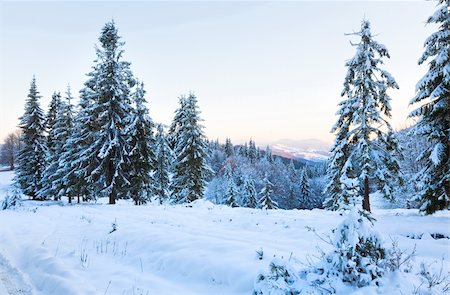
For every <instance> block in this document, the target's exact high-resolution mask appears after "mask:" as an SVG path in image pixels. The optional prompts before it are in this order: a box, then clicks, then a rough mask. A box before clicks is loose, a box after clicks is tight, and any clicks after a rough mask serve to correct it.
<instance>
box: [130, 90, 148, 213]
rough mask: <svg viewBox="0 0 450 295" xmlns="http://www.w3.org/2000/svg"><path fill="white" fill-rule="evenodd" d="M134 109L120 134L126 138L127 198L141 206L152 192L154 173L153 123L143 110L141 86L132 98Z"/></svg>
mask: <svg viewBox="0 0 450 295" xmlns="http://www.w3.org/2000/svg"><path fill="white" fill-rule="evenodd" d="M133 100H134V103H135V108H134V109H133V110H132V112H131V113H130V116H129V118H128V119H127V122H128V125H127V126H126V128H125V131H124V134H126V135H127V137H128V142H127V144H128V145H129V152H128V154H127V156H128V158H129V159H128V160H129V165H128V167H127V170H128V171H127V174H128V180H129V181H130V183H131V187H130V190H129V192H128V193H129V196H130V197H131V198H133V200H134V204H135V205H140V204H145V203H146V202H147V201H149V200H150V197H151V195H152V194H153V193H154V191H155V187H154V186H155V179H154V178H153V175H152V172H153V170H154V169H155V153H154V141H155V140H154V137H153V122H152V120H151V118H150V116H149V114H148V109H147V107H146V106H145V103H146V100H145V90H144V83H140V84H139V83H138V85H137V88H136V92H135V93H134V95H133Z"/></svg>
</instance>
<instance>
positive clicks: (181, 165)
mask: <svg viewBox="0 0 450 295" xmlns="http://www.w3.org/2000/svg"><path fill="white" fill-rule="evenodd" d="M201 121H202V119H201V118H200V110H199V108H198V106H197V97H196V96H195V95H194V94H192V93H191V94H189V96H187V97H185V96H181V97H180V108H179V109H178V110H177V112H176V113H175V118H174V123H173V125H172V126H175V127H174V128H172V131H171V138H172V141H173V142H174V143H175V145H174V152H175V155H176V157H175V161H174V165H173V179H172V183H171V192H172V193H171V194H172V201H173V202H174V203H186V202H187V203H190V202H192V201H195V200H197V199H201V198H202V197H203V194H204V189H205V186H206V178H207V177H208V175H209V174H210V173H211V169H210V167H209V166H208V163H207V158H208V150H207V149H208V145H207V141H206V138H205V136H204V134H203V130H202V129H203V126H202V125H201Z"/></svg>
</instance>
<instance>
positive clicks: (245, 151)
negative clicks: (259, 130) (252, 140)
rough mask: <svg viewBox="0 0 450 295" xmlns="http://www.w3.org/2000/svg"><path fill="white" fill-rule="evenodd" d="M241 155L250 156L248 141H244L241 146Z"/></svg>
mask: <svg viewBox="0 0 450 295" xmlns="http://www.w3.org/2000/svg"><path fill="white" fill-rule="evenodd" d="M239 155H241V156H242V157H248V145H247V143H244V145H241V146H240V147H239Z"/></svg>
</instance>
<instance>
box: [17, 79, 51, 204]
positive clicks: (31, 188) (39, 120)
mask: <svg viewBox="0 0 450 295" xmlns="http://www.w3.org/2000/svg"><path fill="white" fill-rule="evenodd" d="M40 98H41V96H40V95H39V92H38V90H37V86H36V79H35V78H34V77H33V80H31V85H30V92H29V94H28V99H27V100H26V103H25V113H24V114H23V116H22V117H20V124H19V127H20V128H21V131H22V133H21V138H20V140H21V141H22V147H21V149H20V151H19V156H18V167H17V170H16V181H17V183H18V184H19V186H20V188H21V189H22V192H23V193H24V194H25V195H27V196H29V197H30V198H32V199H33V200H35V199H38V196H37V193H38V191H39V190H40V189H41V179H42V174H43V172H44V169H45V155H46V139H45V136H44V131H45V118H44V113H43V111H42V109H41V107H40V106H39V99H40Z"/></svg>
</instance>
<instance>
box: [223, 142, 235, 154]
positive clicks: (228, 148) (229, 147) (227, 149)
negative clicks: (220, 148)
mask: <svg viewBox="0 0 450 295" xmlns="http://www.w3.org/2000/svg"><path fill="white" fill-rule="evenodd" d="M225 154H226V155H227V157H232V156H234V147H233V144H232V143H231V139H229V138H227V139H225Z"/></svg>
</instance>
